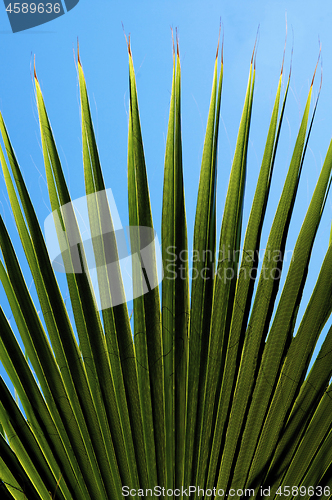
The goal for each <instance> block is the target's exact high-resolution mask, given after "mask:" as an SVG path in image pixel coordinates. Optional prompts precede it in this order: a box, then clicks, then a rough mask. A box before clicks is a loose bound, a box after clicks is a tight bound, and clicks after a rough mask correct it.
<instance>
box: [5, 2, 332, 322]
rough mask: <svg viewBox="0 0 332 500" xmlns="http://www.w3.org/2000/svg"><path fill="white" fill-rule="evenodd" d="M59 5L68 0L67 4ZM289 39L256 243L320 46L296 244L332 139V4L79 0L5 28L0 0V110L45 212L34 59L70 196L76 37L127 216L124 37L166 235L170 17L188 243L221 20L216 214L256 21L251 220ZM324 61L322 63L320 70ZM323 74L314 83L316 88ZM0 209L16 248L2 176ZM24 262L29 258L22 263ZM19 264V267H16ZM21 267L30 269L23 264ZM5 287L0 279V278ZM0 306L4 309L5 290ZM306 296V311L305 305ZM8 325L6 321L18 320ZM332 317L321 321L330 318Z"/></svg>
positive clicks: (75, 182) (157, 213)
mask: <svg viewBox="0 0 332 500" xmlns="http://www.w3.org/2000/svg"><path fill="white" fill-rule="evenodd" d="M62 3H63V4H64V2H62ZM286 13H287V23H288V39H287V48H286V58H285V73H287V74H288V71H289V66H290V58H291V50H292V48H293V64H292V79H291V86H290V92H289V98H288V103H287V108H286V116H285V121H284V127H283V131H282V134H281V138H280V151H279V153H278V155H277V159H276V165H275V170H274V177H273V183H272V194H271V201H270V203H269V206H268V213H267V218H266V226H265V227H266V229H265V230H264V232H263V240H262V245H261V246H262V248H264V245H265V243H266V239H267V236H268V228H269V224H271V221H272V219H273V215H274V211H275V209H276V206H277V203H278V199H279V196H280V194H281V190H282V185H283V181H284V179H285V176H286V172H287V168H288V165H289V162H290V158H291V154H292V148H293V146H294V143H295V139H296V135H297V132H298V127H299V123H300V119H301V114H302V112H303V110H304V104H305V100H306V97H307V92H308V90H309V86H310V83H311V80H312V75H313V72H314V68H315V65H316V62H317V58H318V54H319V40H320V42H321V45H322V61H323V87H322V92H321V96H320V102H319V105H318V111H317V114H316V118H315V124H314V127H313V131H312V135H311V139H310V143H309V149H308V152H307V156H306V160H305V163H304V167H303V173H302V178H301V182H300V187H299V193H298V200H297V202H296V206H295V211H294V216H293V222H292V225H291V228H290V237H289V240H288V242H287V249H288V250H292V249H293V248H294V245H295V241H296V239H295V238H296V235H297V233H298V231H299V229H300V226H301V224H302V221H303V218H304V215H305V212H306V209H307V207H308V204H309V201H310V197H311V194H312V192H313V189H314V186H315V183H316V181H317V178H318V175H319V171H320V168H321V166H322V164H323V161H324V158H325V155H326V151H327V148H328V145H329V142H330V140H331V136H332V92H331V89H332V30H331V26H332V5H331V2H329V1H328V0H324V1H320V0H318V1H316V2H315V3H313V2H312V1H303V0H302V1H299V0H292V1H284V0H274V1H272V0H236V1H233V2H230V1H225V0H219V1H217V0H213V1H211V0H205V1H203V0H200V1H195V0H190V1H181V0H178V1H173V0H167V1H166V0H163V1H160V0H159V1H142V0H140V1H134V0H131V1H128V0H122V1H115V0H114V1H112V0H80V1H79V3H78V5H77V6H76V7H74V8H73V9H72V10H71V11H69V12H67V13H66V14H65V15H63V16H61V17H59V18H58V19H55V20H53V21H51V22H49V23H47V24H44V25H41V26H38V27H36V28H32V29H29V30H26V31H22V32H19V33H15V34H13V33H12V32H11V28H10V24H9V20H8V18H7V15H6V11H5V6H4V5H3V3H2V2H1V3H0V109H1V112H2V113H3V116H4V120H5V122H6V125H7V128H8V131H9V134H10V137H11V140H12V143H13V146H14V149H15V151H16V154H17V157H18V159H19V162H20V165H21V168H22V171H23V175H24V178H25V180H26V182H27V186H28V189H29V192H30V194H31V197H32V200H33V202H34V204H35V207H36V210H37V214H38V217H39V220H40V222H41V223H42V224H43V222H44V219H45V218H46V217H47V215H48V214H49V213H50V206H49V202H48V195H47V188H46V183H45V173H44V166H43V157H42V151H41V144H40V136H39V125H38V119H37V108H36V102H35V94H34V85H33V78H32V67H33V57H34V55H35V57H36V69H37V75H38V79H39V81H40V83H41V87H42V91H43V94H44V99H45V102H46V107H47V111H48V114H49V118H50V121H51V124H52V128H53V132H54V135H55V139H56V142H57V146H58V150H59V153H60V158H61V160H62V164H63V168H64V171H65V175H66V179H67V181H68V184H69V186H70V193H71V196H72V198H78V197H80V196H83V195H84V183H83V167H82V144H81V127H80V107H79V90H78V77H77V71H76V64H77V50H76V44H77V37H78V38H79V43H80V55H81V61H82V64H83V69H84V72H85V76H86V81H87V86H88V92H89V97H90V104H91V109H92V115H93V120H94V125H95V131H96V135H97V141H98V146H99V152H100V158H101V163H102V167H103V171H104V176H105V183H106V187H108V188H111V189H112V191H113V194H114V197H115V202H116V204H117V207H118V210H119V214H120V217H121V219H122V221H123V223H124V224H127V217H128V215H127V122H128V56H127V46H126V42H125V37H124V34H123V28H122V23H123V25H124V29H125V32H126V33H127V34H129V33H130V34H131V41H132V52H133V57H134V64H135V70H136V77H137V86H138V98H139V105H140V113H141V124H142V133H143V141H144V146H145V155H146V164H147V173H148V181H149V186H150V194H151V204H152V212H153V217H154V223H155V229H156V231H157V233H158V234H159V235H160V220H161V201H162V184H163V164H164V153H165V140H166V133H167V122H168V113H169V101H170V91H171V78H172V45H171V29H170V27H173V28H176V27H177V28H178V33H179V40H180V54H181V63H182V133H183V162H184V180H185V196H186V206H187V218H188V231H189V241H190V245H191V241H192V234H193V224H194V216H195V204H196V196H197V189H198V180H199V171H200V163H201V155H202V148H203V141H204V134H205V126H206V120H207V113H208V106H209V100H210V92H211V84H212V73H213V65H214V58H215V51H216V46H217V40H218V31H219V22H220V19H221V20H222V23H223V28H224V36H225V45H224V86H223V98H222V109H221V115H222V122H221V129H220V143H219V163H218V194H217V196H218V201H217V220H218V233H219V231H220V225H221V219H222V212H223V203H224V199H225V195H226V189H227V184H228V178H229V173H230V168H231V163H232V158H233V153H234V149H235V143H236V136H237V131H238V125H239V121H240V117H241V111H242V106H243V102H244V95H245V89H246V85H247V78H248V72H249V65H250V59H251V54H252V51H253V47H254V43H255V38H256V34H257V30H258V27H259V35H258V50H257V72H256V88H255V97H254V107H253V115H252V127H251V139H250V146H249V152H248V173H247V188H246V198H245V217H244V222H245V223H246V221H247V217H248V214H249V210H250V204H251V201H252V197H253V193H254V188H255V182H256V180H257V176H258V172H259V167H260V162H261V159H262V154H263V150H264V146H265V139H266V134H267V128H268V124H269V120H270V116H271V111H272V106H273V102H274V97H275V93H276V89H277V83H278V79H279V74H280V68H281V63H282V57H283V49H284V41H285V33H286V22H285V15H286ZM319 72H320V69H319ZM319 80H320V74H318V77H317V78H316V82H315V85H314V94H313V95H314V97H316V96H317V93H318V88H319ZM0 212H1V214H2V217H3V218H4V220H5V222H6V224H7V227H8V229H9V231H10V235H11V237H12V240H13V242H14V245H15V248H17V249H18V255H19V257H20V259H21V260H22V259H23V253H22V251H21V250H20V249H19V238H18V237H17V235H16V230H15V227H14V224H13V220H12V216H11V211H10V208H9V204H8V198H7V195H6V190H5V184H4V181H3V177H2V175H1V174H0ZM331 215H332V203H331V195H330V197H329V200H328V203H327V205H326V209H325V214H324V217H323V219H322V222H321V226H320V229H319V233H318V235H317V238H316V244H315V248H314V254H313V258H312V265H311V266H310V269H309V276H308V282H307V286H306V289H305V293H304V302H306V301H307V300H308V299H309V297H310V293H309V292H310V290H311V289H312V287H313V284H314V283H315V279H316V278H317V275H318V272H319V268H320V264H321V262H322V260H323V257H324V255H325V252H326V249H327V246H328V241H329V233H330V226H331ZM22 261H23V260H22ZM23 268H24V270H25V269H26V268H25V266H24V265H23ZM27 276H28V274H27ZM0 287H1V285H0ZM0 303H1V305H2V306H3V308H4V310H5V313H6V314H7V316H8V317H10V314H11V313H10V311H9V308H8V305H7V304H6V299H5V296H4V293H3V290H2V289H1V288H0ZM303 311H304V309H303V306H302V308H301V309H300V315H301V313H303ZM12 322H13V321H12ZM330 323H331V322H329V324H330Z"/></svg>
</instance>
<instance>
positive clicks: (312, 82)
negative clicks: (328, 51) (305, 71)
mask: <svg viewBox="0 0 332 500" xmlns="http://www.w3.org/2000/svg"><path fill="white" fill-rule="evenodd" d="M321 50H322V46H321V44H319V54H318V59H317V63H316V67H315V71H314V76H313V77H312V81H311V87H312V86H313V84H314V80H315V76H316V71H317V67H318V63H319V59H320V55H321Z"/></svg>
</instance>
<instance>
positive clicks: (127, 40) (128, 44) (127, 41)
mask: <svg viewBox="0 0 332 500" xmlns="http://www.w3.org/2000/svg"><path fill="white" fill-rule="evenodd" d="M121 24H122V30H123V34H124V37H125V39H126V44H127V48H128V54H129V55H130V57H131V48H130V33H129V35H128V38H127V35H126V32H125V28H124V25H123V22H122V21H121Z"/></svg>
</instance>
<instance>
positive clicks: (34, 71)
mask: <svg viewBox="0 0 332 500" xmlns="http://www.w3.org/2000/svg"><path fill="white" fill-rule="evenodd" d="M33 73H34V77H35V79H36V80H37V82H38V78H37V73H36V54H35V55H34V56H33Z"/></svg>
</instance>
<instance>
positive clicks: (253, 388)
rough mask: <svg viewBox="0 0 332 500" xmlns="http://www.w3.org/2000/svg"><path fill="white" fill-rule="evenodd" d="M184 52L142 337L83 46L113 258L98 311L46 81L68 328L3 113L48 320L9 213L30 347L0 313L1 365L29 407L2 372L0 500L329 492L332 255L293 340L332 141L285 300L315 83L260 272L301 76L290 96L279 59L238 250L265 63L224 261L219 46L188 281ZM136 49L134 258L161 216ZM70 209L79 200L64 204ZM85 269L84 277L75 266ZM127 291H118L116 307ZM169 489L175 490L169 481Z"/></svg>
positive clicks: (2, 230) (98, 243)
mask: <svg viewBox="0 0 332 500" xmlns="http://www.w3.org/2000/svg"><path fill="white" fill-rule="evenodd" d="M173 45H174V51H173V59H174V65H173V77H172V93H171V102H170V115H169V125H168V133H167V141H166V154H165V173H164V192H163V211H162V235H161V236H162V261H163V268H164V279H163V282H162V287H161V300H160V296H159V287H158V286H156V284H157V283H158V276H157V257H156V253H155V249H154V248H153V246H152V247H149V248H150V249H149V252H150V253H149V254H148V259H149V262H150V263H151V266H150V267H151V269H150V271H151V272H150V274H149V278H150V284H151V283H153V286H150V287H149V290H148V291H146V290H144V278H143V274H142V272H141V268H140V266H137V263H136V265H135V263H134V262H133V266H132V277H133V290H134V297H135V298H134V324H133V328H132V327H131V324H130V318H129V315H128V310H127V305H126V300H125V291H124V287H123V283H122V277H121V269H120V265H119V263H118V261H119V254H118V246H117V239H116V237H115V233H116V231H114V225H113V220H112V214H111V210H110V207H109V205H108V201H107V197H106V194H105V193H106V191H105V184H104V180H103V174H102V169H101V165H100V161H99V155H98V149H97V145H96V140H95V135H94V129H93V124H92V119H91V114H90V107H89V100H88V95H87V90H86V83H85V78H84V74H83V69H82V65H81V60H80V56H79V54H78V76H79V86H80V99H81V116H82V144H83V166H84V178H85V186H86V197H87V200H88V217H89V223H90V227H91V228H93V229H94V234H95V237H94V238H93V239H92V240H93V241H92V243H93V245H92V247H93V254H94V256H95V258H96V260H98V264H99V265H98V268H97V278H98V286H99V293H100V301H101V302H102V304H103V307H102V312H101V313H100V312H99V310H98V309H99V308H98V305H97V300H96V297H95V294H94V288H93V286H92V283H91V276H90V274H89V269H88V264H87V256H86V254H85V251H84V245H83V244H82V239H81V234H80V229H79V225H78V223H77V220H76V216H75V213H74V212H73V211H71V209H70V207H71V198H70V194H69V191H68V188H67V184H66V180H65V178H64V175H63V171H62V168H61V163H60V159H59V156H58V153H57V148H56V144H55V140H54V137H53V132H52V129H51V125H50V122H49V119H48V115H47V112H46V108H45V104H44V99H43V96H42V92H41V88H40V85H39V82H38V79H37V75H36V72H35V86H36V99H37V106H38V114H39V123H40V131H41V140H42V148H43V155H44V163H45V170H46V177H47V185H48V191H49V197H50V203H51V209H52V211H53V212H54V213H55V214H57V217H56V220H57V224H56V229H57V233H58V238H59V241H60V242H62V245H64V248H67V249H70V251H67V252H64V253H63V262H64V265H65V268H66V271H67V272H66V278H67V283H68V289H69V294H70V299H71V304H72V308H73V315H74V323H73V324H72V323H71V321H70V319H69V316H68V314H67V310H66V307H65V304H64V299H63V296H62V294H61V290H60V289H59V286H58V283H57V279H56V275H55V273H54V270H53V267H52V264H51V261H50V258H49V255H48V250H47V247H46V244H45V240H44V237H43V234H42V231H41V228H40V225H39V222H38V220H37V216H36V213H35V211H34V208H33V205H32V202H31V200H30V196H29V193H28V190H27V188H26V186H25V183H24V181H23V177H22V173H21V170H20V167H19V164H18V160H17V159H16V156H15V153H14V150H13V147H12V145H11V142H10V139H9V135H8V132H7V129H6V126H5V123H4V120H3V118H2V116H1V115H0V130H1V135H2V139H3V143H4V150H5V153H6V156H5V153H4V151H3V149H2V148H1V149H0V161H1V165H2V170H3V175H4V179H5V182H6V186H7V191H8V197H9V200H10V204H11V208H12V212H13V215H14V218H15V222H16V226H17V229H18V233H19V236H20V239H21V242H22V245H23V249H24V252H25V255H26V259H27V262H28V265H29V268H30V271H31V274H32V277H33V280H34V283H35V287H36V292H37V294H38V299H39V303H40V307H41V312H42V319H43V320H41V319H40V316H39V315H38V313H37V310H36V307H35V304H34V302H33V300H32V298H31V295H30V292H29V289H28V286H27V284H26V281H25V278H24V276H23V273H22V270H21V267H20V264H19V262H18V259H17V256H16V254H15V250H14V248H13V245H12V243H11V240H10V237H9V235H8V232H7V229H6V227H5V224H4V222H3V220H2V218H1V217H0V247H1V252H2V260H0V279H1V283H2V285H3V288H4V290H5V292H6V295H7V298H8V301H9V304H10V307H11V310H12V314H13V318H14V320H15V323H16V327H17V331H18V332H19V336H20V338H21V340H22V342H23V345H24V349H25V353H23V352H22V349H21V347H20V344H19V343H18V341H17V339H16V337H15V334H14V331H13V329H12V327H11V325H10V324H9V322H8V320H7V318H6V316H5V314H4V312H3V309H2V308H1V307H0V358H1V361H2V363H3V365H4V367H5V369H6V371H7V373H8V375H9V377H10V378H11V380H12V382H13V384H14V387H15V391H16V394H17V397H18V399H19V402H20V404H21V407H22V408H23V413H22V412H21V410H20V409H19V406H18V404H17V403H16V402H15V400H14V399H13V397H12V395H11V393H10V392H9V390H8V388H7V387H6V385H5V383H4V381H3V380H2V379H0V418H1V429H0V430H1V434H0V449H1V453H0V457H1V458H0V489H1V495H2V497H1V498H5V499H7V498H8V499H9V498H10V499H11V498H15V499H23V498H28V499H29V500H34V499H49V498H50V497H51V498H55V499H75V500H76V499H78V500H85V499H93V500H97V499H119V498H122V497H123V496H124V495H125V496H126V495H127V496H130V497H131V498H136V497H138V496H143V495H144V496H145V497H147V498H148V497H152V498H158V496H159V495H158V492H159V493H160V491H162V488H165V489H166V490H167V491H168V493H169V492H170V493H171V494H173V495H174V497H178V496H180V497H181V498H186V496H187V494H188V492H189V493H190V496H191V498H201V497H202V496H204V495H205V497H206V498H208V497H210V496H211V495H215V496H218V492H219V497H221V496H224V495H226V494H227V493H228V491H230V489H231V488H232V492H233V496H234V497H236V498H240V497H242V496H247V495H248V493H247V492H248V491H249V490H250V493H249V494H250V495H253V494H255V496H261V495H262V487H264V488H270V490H269V491H270V497H276V498H278V496H280V493H282V496H284V495H286V496H291V497H296V496H298V495H299V494H300V495H301V496H302V497H309V496H313V495H315V494H316V495H317V496H319V494H320V493H323V495H324V498H330V497H331V490H330V488H331V486H332V484H331V483H332V481H331V477H332V474H331V470H332V469H331V467H332V466H331V463H332V417H331V415H332V412H331V397H330V393H331V385H330V378H331V375H332V354H331V353H332V329H330V330H329V331H328V333H327V336H326V338H325V341H324V343H323V344H322V347H321V350H320V352H319V355H318V357H317V359H316V360H315V362H314V364H313V367H312V369H311V371H310V373H309V374H307V375H306V373H307V369H308V365H309V362H310V359H311V357H312V354H313V351H314V348H315V345H316V343H317V340H318V338H319V335H320V333H321V332H322V329H323V327H324V325H325V323H326V322H327V320H328V318H329V316H330V314H331V309H332V300H331V299H332V247H331V246H329V247H328V250H327V252H326V256H325V260H324V262H323V264H322V267H321V270H320V273H319V276H318V278H317V282H316V284H315V287H314V289H313V291H312V295H311V298H310V301H309V303H308V305H307V308H306V310H305V313H304V315H303V318H302V321H301V322H300V326H299V327H298V329H297V331H296V332H295V331H294V326H295V323H296V319H297V312H298V308H299V304H300V301H301V297H302V292H303V288H304V285H305V282H306V276H307V270H308V265H309V262H310V257H311V253H312V248H313V244H314V240H315V236H316V233H317V229H318V226H319V223H320V220H321V216H322V213H323V209H324V206H325V203H326V199H327V195H328V191H329V188H330V182H331V169H332V145H330V147H329V149H328V152H327V154H326V158H325V162H324V164H323V167H322V170H321V173H320V176H319V179H318V181H317V185H316V188H315V191H314V194H313V196H312V199H311V202H310V205H309V208H308V211H307V214H306V216H305V218H304V221H303V224H302V227H301V230H300V232H299V235H298V239H297V242H296V246H295V249H294V252H293V258H292V262H291V264H290V267H289V269H288V272H287V276H286V280H285V284H284V286H283V288H282V291H281V294H280V299H279V301H278V303H276V304H275V302H276V297H277V294H278V289H279V283H280V275H281V272H282V267H283V260H284V255H285V251H286V242H287V236H288V231H289V225H290V221H291V217H292V212H293V208H294V204H295V200H296V195H297V190H298V186H299V180H300V176H301V170H302V165H303V162H304V158H305V152H306V148H307V144H308V139H309V135H310V130H311V127H312V123H313V117H314V114H315V110H316V106H317V101H316V103H315V106H314V110H313V113H312V118H310V119H309V112H310V103H311V94H312V86H313V82H312V84H311V86H310V90H309V95H308V98H307V102H306V106H305V109H304V113H303V117H302V121H301V124H300V128H299V132H298V136H297V139H296V142H295V146H294V150H293V155H292V159H291V162H290V165H289V169H288V174H287V177H286V180H285V184H284V188H283V191H282V194H281V197H280V201H279V205H278V207H277V210H276V213H275V217H274V220H273V223H272V225H271V228H270V234H269V238H268V242H267V246H266V251H265V255H264V258H263V262H262V267H261V270H260V272H258V264H259V262H258V255H259V249H260V243H261V233H262V227H263V222H264V217H265V212H266V207H267V202H268V197H269V192H270V186H271V179H272V173H273V168H274V163H275V158H276V153H277V146H278V140H279V134H280V130H281V126H282V122H283V116H284V110H285V105H286V99H287V94H288V88H289V81H290V76H289V77H288V80H287V84H286V89H285V94H284V97H283V98H282V97H281V88H282V77H283V69H282V71H281V75H280V79H279V83H278V88H277V94H276V98H275V103H274V107H273V111H272V116H271V122H270V126H269V129H268V132H267V139H266V146H265V151H264V155H263V159H262V164H261V169H260V173H259V178H258V182H257V188H256V192H255V196H254V200H253V203H252V208H251V212H250V217H249V222H248V225H247V228H246V232H245V236H244V239H243V247H242V249H241V241H242V240H241V237H242V235H241V231H242V225H243V224H242V213H243V202H244V193H245V179H246V171H247V150H248V141H249V130H250V122H251V115H252V107H253V95H254V85H255V72H256V70H255V63H254V59H255V56H254V54H253V57H252V60H251V64H250V71H249V80H248V86H247V92H246V96H245V102H244V107H243V112H242V117H241V121H240V126H239V132H238V138H237V143H236V149H235V154H234V160H233V165H232V170H231V175H230V179H229V185H228V191H227V196H226V202H225V207H224V215H223V220H222V225H221V232H220V243H219V250H218V252H217V249H216V179H217V151H218V132H219V119H220V108H221V93H222V77H223V55H222V53H223V50H222V48H221V50H219V44H218V50H217V55H216V59H215V66H214V74H213V83H212V93H211V102H210V109H209V114H208V123H207V129H206V136H205V142H204V148H203V157H202V166H201V175H200V182H199V190H198V199H197V210H196V217H195V226H194V242H193V255H195V256H196V258H195V260H194V261H193V268H192V273H193V274H192V279H191V280H190V277H189V266H188V262H187V261H185V262H181V259H180V255H181V254H182V255H183V254H184V253H186V252H188V242H187V225H186V211H185V200H184V183H183V167H182V144H181V67H180V55H179V45H178V41H176V47H175V44H173ZM220 52H221V69H220V70H219V72H218V59H219V58H218V55H219V53H220ZM254 52H255V51H254ZM128 53H129V88H130V105H129V134H128V196H129V224H130V239H131V251H132V254H133V255H134V254H136V255H137V254H139V253H140V250H141V248H142V238H143V236H142V232H141V231H140V228H150V231H152V232H153V221H152V214H151V207H150V198H149V188H148V181H147V173H146V166H145V159H144V149H143V140H142V133H141V127H140V119H139V109H138V99H137V90H136V81H135V72H134V66H133V59H132V52H131V46H130V41H129V43H128ZM64 206H66V207H67V208H68V209H66V210H63V207H64ZM105 227H107V228H108V230H107V231H105V230H104V229H105ZM135 228H136V229H135ZM73 235H74V236H73ZM101 235H102V236H101ZM73 238H74V239H73ZM72 241H74V242H75V244H74V245H73V244H71V243H72ZM109 255H112V262H113V264H114V265H113V266H112V272H110V270H109V267H108V265H107V264H108V262H109V261H108V258H109ZM171 256H172V258H170V257H171ZM197 256H198V258H197ZM275 256H277V258H275ZM139 264H141V261H139ZM77 265H79V266H80V268H81V270H82V269H83V270H84V272H77V267H76V266H77ZM151 280H152V281H151ZM255 284H256V290H255V293H254V286H255ZM190 285H191V293H189V286H190ZM114 290H116V294H117V297H120V299H121V300H118V301H117V302H116V301H115V295H114V294H115V292H114ZM144 292H147V293H144ZM157 486H159V487H160V488H161V489H160V490H155V489H154V487H157ZM190 486H191V489H188V488H189V487H190ZM292 486H293V488H291V487H292ZM195 487H196V490H195ZM198 487H200V488H201V490H200V491H198ZM172 492H173V493H172Z"/></svg>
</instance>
